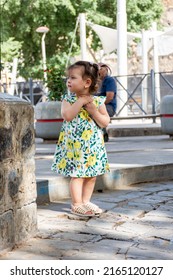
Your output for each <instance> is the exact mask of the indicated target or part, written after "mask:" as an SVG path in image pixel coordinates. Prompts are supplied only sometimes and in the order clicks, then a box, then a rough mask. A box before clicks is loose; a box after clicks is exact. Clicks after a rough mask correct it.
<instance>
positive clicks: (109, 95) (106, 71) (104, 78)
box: [98, 63, 117, 142]
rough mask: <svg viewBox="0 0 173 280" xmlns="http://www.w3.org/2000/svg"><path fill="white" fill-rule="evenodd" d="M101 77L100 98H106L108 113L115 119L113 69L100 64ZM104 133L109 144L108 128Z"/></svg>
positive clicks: (115, 104)
mask: <svg viewBox="0 0 173 280" xmlns="http://www.w3.org/2000/svg"><path fill="white" fill-rule="evenodd" d="M99 77H100V80H101V86H100V89H99V93H98V95H99V96H105V97H106V100H105V105H106V109H107V112H108V114H109V116H110V117H113V116H114V115H115V112H116V107H117V103H116V93H117V88H116V83H115V79H114V78H113V77H111V69H110V68H109V66H108V65H106V64H104V63H99ZM103 132H104V140H105V142H107V141H108V140H109V137H108V133H107V131H106V128H104V129H103Z"/></svg>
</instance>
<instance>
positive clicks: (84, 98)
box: [78, 96, 93, 106]
mask: <svg viewBox="0 0 173 280" xmlns="http://www.w3.org/2000/svg"><path fill="white" fill-rule="evenodd" d="M78 100H79V101H80V102H81V103H82V106H85V105H86V104H88V103H90V102H92V101H93V98H92V97H91V96H81V97H79V98H78Z"/></svg>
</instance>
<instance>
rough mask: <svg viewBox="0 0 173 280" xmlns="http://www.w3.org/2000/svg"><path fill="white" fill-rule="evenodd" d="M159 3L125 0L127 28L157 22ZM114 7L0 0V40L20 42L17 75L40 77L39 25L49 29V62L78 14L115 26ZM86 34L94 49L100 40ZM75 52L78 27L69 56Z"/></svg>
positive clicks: (97, 0) (97, 2) (112, 2)
mask: <svg viewBox="0 0 173 280" xmlns="http://www.w3.org/2000/svg"><path fill="white" fill-rule="evenodd" d="M161 2H162V1H161V0H145V1H143V0H127V18H128V31H139V30H141V29H148V28H149V27H150V26H151V23H152V22H153V21H158V20H159V18H160V16H161V13H162V4H161ZM116 6H117V1H116V0H49V1H48V0H1V40H2V42H4V43H5V42H7V41H8V40H9V38H14V42H18V43H19V44H20V46H21V52H20V53H21V54H22V59H21V60H20V61H19V72H20V75H22V76H23V77H25V78H28V77H32V78H41V71H38V70H39V69H41V64H42V53H41V38H42V34H39V33H37V32H36V29H37V28H38V27H39V26H44V25H46V26H47V27H48V28H49V29H50V31H49V32H48V33H47V34H46V38H45V43H46V55H47V60H48V61H49V60H50V59H51V58H53V57H54V56H55V57H56V56H57V55H58V56H61V54H62V53H66V54H68V52H69V48H70V45H71V41H72V35H73V31H74V29H75V25H76V20H77V17H78V15H79V13H86V18H87V20H88V21H92V22H94V23H97V24H101V25H104V26H108V27H112V28H116V12H117V7H116ZM87 34H91V35H92V36H91V38H92V46H93V47H94V50H96V49H97V48H99V45H100V42H99V40H98V39H97V40H96V36H95V34H94V32H93V31H92V30H91V29H89V27H87ZM18 46H19V45H18ZM18 50H20V48H19V49H18ZM8 52H10V50H9V49H8V48H7V51H6V52H5V53H4V52H3V54H2V59H3V60H6V59H7V57H8V54H7V53H8ZM79 52H80V38H79V29H78V32H77V36H76V39H75V42H74V46H73V49H72V53H71V55H72V56H73V55H74V54H79ZM42 74H43V73H42ZM42 77H43V76H42Z"/></svg>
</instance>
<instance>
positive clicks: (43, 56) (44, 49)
mask: <svg viewBox="0 0 173 280" xmlns="http://www.w3.org/2000/svg"><path fill="white" fill-rule="evenodd" d="M36 32H38V33H43V35H42V40H41V49H42V59H43V71H44V80H45V83H46V82H47V72H46V70H47V66H46V47H45V37H46V33H47V32H49V28H48V27H47V26H40V27H38V28H37V29H36Z"/></svg>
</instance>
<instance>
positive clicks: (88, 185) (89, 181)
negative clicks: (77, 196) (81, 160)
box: [82, 177, 96, 203]
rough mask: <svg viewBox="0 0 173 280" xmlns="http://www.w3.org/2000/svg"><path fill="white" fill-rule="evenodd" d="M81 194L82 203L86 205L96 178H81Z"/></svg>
mask: <svg viewBox="0 0 173 280" xmlns="http://www.w3.org/2000/svg"><path fill="white" fill-rule="evenodd" d="M83 179H84V182H83V192H82V202H83V203H87V202H89V201H90V199H91V196H92V194H93V191H94V186H95V182H96V177H91V178H83Z"/></svg>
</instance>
